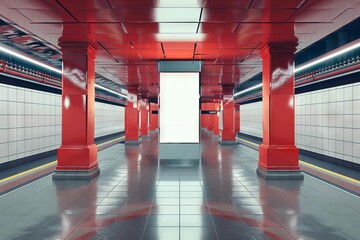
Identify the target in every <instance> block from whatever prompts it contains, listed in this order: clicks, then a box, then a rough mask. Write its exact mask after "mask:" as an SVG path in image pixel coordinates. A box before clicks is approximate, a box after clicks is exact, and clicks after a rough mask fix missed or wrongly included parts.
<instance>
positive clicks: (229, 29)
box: [199, 22, 239, 34]
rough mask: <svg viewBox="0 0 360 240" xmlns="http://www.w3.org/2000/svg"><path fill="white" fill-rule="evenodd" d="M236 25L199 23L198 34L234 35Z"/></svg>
mask: <svg viewBox="0 0 360 240" xmlns="http://www.w3.org/2000/svg"><path fill="white" fill-rule="evenodd" d="M238 25H239V24H238V23H207V22H206V23H200V27H199V33H212V34H219V33H228V34H229V33H234V31H235V29H236V27H237V26H238Z"/></svg>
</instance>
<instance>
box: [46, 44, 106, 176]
mask: <svg viewBox="0 0 360 240" xmlns="http://www.w3.org/2000/svg"><path fill="white" fill-rule="evenodd" d="M59 45H60V47H61V51H62V54H63V55H62V60H63V75H62V86H63V87H62V145H61V146H60V148H59V149H58V165H57V167H56V171H55V174H54V175H53V179H90V178H93V177H94V176H96V175H98V174H99V168H98V162H97V146H96V145H95V144H94V104H95V85H94V84H95V63H94V58H95V53H96V49H95V48H94V47H93V46H92V45H91V44H89V43H87V42H78V43H73V42H71V43H68V42H61V43H60V44H59Z"/></svg>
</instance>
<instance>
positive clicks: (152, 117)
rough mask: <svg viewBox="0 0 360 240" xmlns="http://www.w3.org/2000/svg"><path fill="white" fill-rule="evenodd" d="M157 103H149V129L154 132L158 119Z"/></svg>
mask: <svg viewBox="0 0 360 240" xmlns="http://www.w3.org/2000/svg"><path fill="white" fill-rule="evenodd" d="M158 111H159V109H158V105H157V104H156V103H151V104H150V131H152V132H154V131H156V130H157V128H158V124H159V119H158V116H159V115H158V113H156V112H158Z"/></svg>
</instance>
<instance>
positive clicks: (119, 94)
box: [95, 83, 128, 99]
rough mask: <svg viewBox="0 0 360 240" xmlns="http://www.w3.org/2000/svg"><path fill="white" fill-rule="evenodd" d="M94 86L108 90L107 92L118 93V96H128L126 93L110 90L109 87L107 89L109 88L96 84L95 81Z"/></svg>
mask: <svg viewBox="0 0 360 240" xmlns="http://www.w3.org/2000/svg"><path fill="white" fill-rule="evenodd" d="M95 87H96V88H99V89H101V90H104V91H107V92H109V93H112V94H116V95H118V96H120V97H123V98H126V99H127V98H128V97H127V96H126V95H124V94H121V93H118V92H115V91H113V90H111V89H109V88H106V87H103V86H101V85H99V84H97V83H95Z"/></svg>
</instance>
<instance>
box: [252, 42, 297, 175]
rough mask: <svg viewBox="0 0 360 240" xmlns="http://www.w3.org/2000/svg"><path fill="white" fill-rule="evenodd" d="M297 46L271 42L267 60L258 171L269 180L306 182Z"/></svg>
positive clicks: (265, 53) (264, 53)
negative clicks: (298, 123)
mask: <svg viewBox="0 0 360 240" xmlns="http://www.w3.org/2000/svg"><path fill="white" fill-rule="evenodd" d="M296 46H297V43H295V42H281V43H267V44H266V45H265V46H264V47H263V49H262V51H261V56H262V59H263V77H262V81H263V90H262V91H263V93H262V95H263V143H262V144H261V145H260V147H259V164H258V169H257V172H258V174H259V175H260V176H262V177H264V178H265V179H303V175H302V174H301V172H300V168H299V160H298V155H299V153H298V149H297V147H296V146H295V135H294V134H295V125H294V123H295V119H294V71H293V70H294V53H295V50H296Z"/></svg>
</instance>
